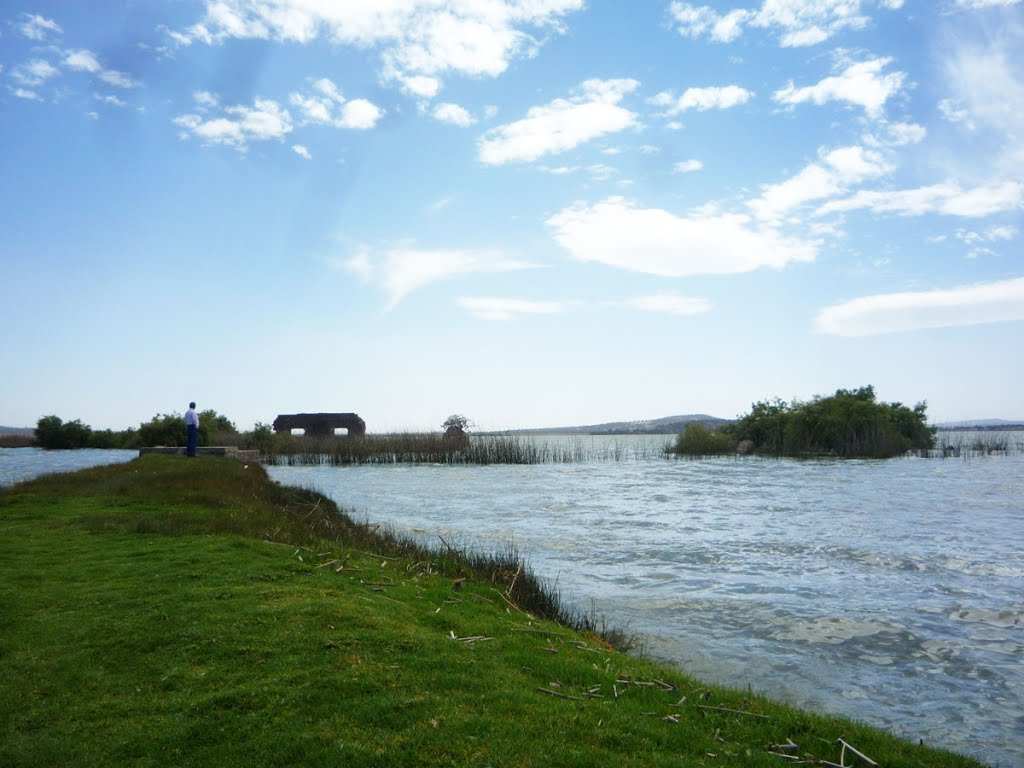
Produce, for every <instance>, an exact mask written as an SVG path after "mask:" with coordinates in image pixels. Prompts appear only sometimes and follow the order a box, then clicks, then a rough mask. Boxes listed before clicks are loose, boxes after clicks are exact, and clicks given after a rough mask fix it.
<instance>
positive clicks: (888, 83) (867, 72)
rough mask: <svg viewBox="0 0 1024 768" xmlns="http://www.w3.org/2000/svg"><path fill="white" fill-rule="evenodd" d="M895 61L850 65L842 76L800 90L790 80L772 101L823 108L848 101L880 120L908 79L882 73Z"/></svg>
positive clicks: (862, 62)
mask: <svg viewBox="0 0 1024 768" xmlns="http://www.w3.org/2000/svg"><path fill="white" fill-rule="evenodd" d="M891 62H892V59H891V58H878V59H871V60H870V61H861V62H856V63H854V64H850V65H849V66H848V67H847V68H846V69H845V70H843V71H842V72H841V73H839V74H838V75H834V76H832V77H826V78H825V79H824V80H822V81H821V82H819V83H818V84H817V85H810V86H806V87H803V88H797V87H796V86H795V85H793V81H790V82H789V84H788V85H787V86H786V87H785V88H781V89H779V90H778V91H776V92H775V93H774V94H773V95H772V98H773V99H774V100H775V101H777V102H779V103H780V104H786V105H790V106H793V105H796V104H802V103H805V102H812V103H814V104H817V105H819V106H820V105H822V104H825V103H827V102H830V101H845V102H847V103H849V104H854V105H856V106H859V107H863V108H864V111H865V112H867V114H868V116H869V117H873V118H877V117H880V116H881V114H882V109H883V108H884V107H885V103H886V101H888V100H889V99H890V98H891V97H892V96H893V95H895V94H896V93H898V92H899V91H900V89H901V88H902V87H903V82H904V81H905V80H906V74H904V73H903V72H888V73H884V74H883V72H882V70H883V69H885V68H886V67H887V66H888V65H889V64H890V63H891Z"/></svg>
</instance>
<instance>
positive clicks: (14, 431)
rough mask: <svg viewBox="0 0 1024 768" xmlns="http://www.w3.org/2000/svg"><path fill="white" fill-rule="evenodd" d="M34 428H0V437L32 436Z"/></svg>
mask: <svg viewBox="0 0 1024 768" xmlns="http://www.w3.org/2000/svg"><path fill="white" fill-rule="evenodd" d="M35 433H36V430H35V427H0V435H34V434H35Z"/></svg>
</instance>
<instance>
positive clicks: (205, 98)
mask: <svg viewBox="0 0 1024 768" xmlns="http://www.w3.org/2000/svg"><path fill="white" fill-rule="evenodd" d="M192 98H193V99H194V100H195V102H196V104H197V105H198V106H199V107H205V108H208V109H213V108H214V107H218V106H220V98H219V97H218V96H217V94H215V93H210V92H209V91H194V92H193V93H192Z"/></svg>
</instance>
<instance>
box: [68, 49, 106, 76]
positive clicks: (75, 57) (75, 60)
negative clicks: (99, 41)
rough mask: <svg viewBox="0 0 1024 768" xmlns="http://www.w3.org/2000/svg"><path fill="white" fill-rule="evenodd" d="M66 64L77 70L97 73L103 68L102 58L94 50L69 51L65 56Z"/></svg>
mask: <svg viewBox="0 0 1024 768" xmlns="http://www.w3.org/2000/svg"><path fill="white" fill-rule="evenodd" d="M64 66H65V67H68V68H69V69H73V70H75V71H76V72H90V73H93V74H96V73H97V72H101V71H102V70H103V66H102V65H101V64H100V60H99V59H97V58H96V54H95V53H93V52H92V51H82V50H78V51H68V53H67V55H66V56H65V57H64Z"/></svg>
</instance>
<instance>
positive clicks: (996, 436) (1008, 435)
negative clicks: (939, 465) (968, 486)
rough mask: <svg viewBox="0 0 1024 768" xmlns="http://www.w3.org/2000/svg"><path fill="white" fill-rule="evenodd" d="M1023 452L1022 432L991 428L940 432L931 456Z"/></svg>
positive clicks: (995, 454)
mask: <svg viewBox="0 0 1024 768" xmlns="http://www.w3.org/2000/svg"><path fill="white" fill-rule="evenodd" d="M1021 453H1024V432H1020V431H1004V430H993V431H990V432H966V431H965V432H959V431H952V432H940V433H939V435H938V438H937V439H936V443H935V448H934V449H933V450H932V451H930V452H929V455H930V456H932V457H941V458H964V459H969V458H972V457H975V456H1010V455H1020V454H1021Z"/></svg>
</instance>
